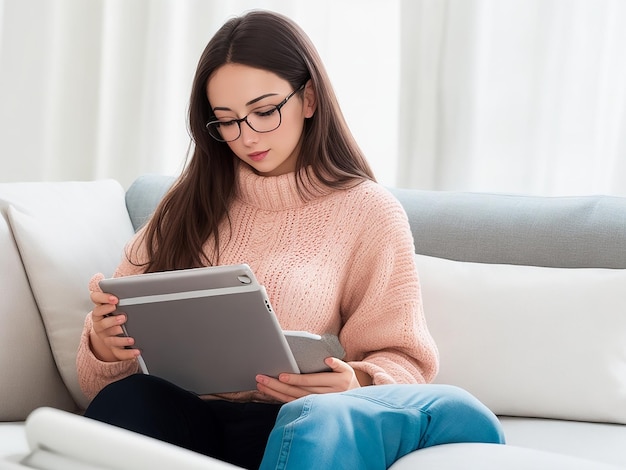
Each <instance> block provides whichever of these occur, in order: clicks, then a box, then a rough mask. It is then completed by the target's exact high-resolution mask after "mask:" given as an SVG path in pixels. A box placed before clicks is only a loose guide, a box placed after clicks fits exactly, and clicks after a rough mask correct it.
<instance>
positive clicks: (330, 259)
mask: <svg viewBox="0 0 626 470" xmlns="http://www.w3.org/2000/svg"><path fill="white" fill-rule="evenodd" d="M375 123H376V120H375V119H373V120H372V125H374V126H375ZM190 128H191V134H192V137H193V141H194V149H193V155H192V157H191V159H190V161H189V163H188V166H187V167H186V169H185V170H184V172H183V174H182V175H181V176H180V178H178V180H177V181H176V183H175V184H174V186H173V187H172V188H171V190H170V191H169V192H168V194H167V195H166V196H165V198H164V199H163V201H162V202H161V204H160V205H159V207H158V208H157V210H156V213H155V214H154V216H153V217H152V219H151V220H150V222H149V223H148V224H147V225H146V226H145V227H144V228H143V229H141V230H140V231H139V232H138V234H137V235H136V237H135V238H134V239H133V240H132V241H131V242H130V243H129V245H128V247H127V250H126V257H125V260H124V261H123V262H122V263H121V264H120V266H119V267H118V269H117V271H116V273H115V276H125V275H130V274H138V273H143V272H155V271H163V270H172V269H184V268H191V267H199V266H206V265H217V264H236V263H247V264H249V265H250V266H251V267H252V269H253V270H254V272H255V274H256V276H257V277H258V279H259V281H260V282H261V283H262V284H263V285H265V287H266V289H267V291H268V294H269V296H270V299H271V301H272V305H273V307H274V309H275V311H276V312H277V316H278V319H279V322H280V324H281V326H282V327H283V328H284V329H291V330H307V331H310V332H313V333H318V334H322V333H333V334H336V335H338V336H339V338H340V341H341V343H342V345H343V347H344V349H345V350H346V353H347V354H346V357H345V360H343V361H342V360H339V359H335V358H329V359H327V364H328V366H329V367H330V369H331V370H332V371H331V372H326V373H317V374H306V375H297V374H281V375H280V377H278V378H271V377H267V376H263V375H259V376H257V378H256V379H257V383H258V386H257V390H254V391H249V392H240V393H233V394H226V395H222V396H219V397H216V396H212V397H198V396H196V395H194V394H192V393H189V392H187V391H185V390H181V389H179V388H178V387H176V386H174V385H172V384H170V383H168V382H165V381H163V380H161V379H158V378H155V377H152V376H146V375H142V374H137V373H136V372H137V371H138V366H137V356H138V354H139V351H138V350H136V349H127V348H126V347H127V346H132V345H133V339H132V338H125V337H120V336H118V334H120V333H121V325H122V324H123V323H124V321H125V318H124V316H108V314H109V313H111V312H112V311H113V310H114V309H115V304H116V302H117V299H116V298H115V297H113V296H111V295H109V294H107V293H103V292H100V291H99V290H98V289H97V282H96V281H97V280H98V279H99V278H100V277H98V276H96V277H94V279H93V280H92V285H91V291H92V294H91V299H92V301H93V303H94V304H95V307H94V309H93V311H92V312H91V313H90V314H89V315H88V316H87V318H86V321H85V328H84V333H83V336H82V340H81V345H80V348H79V354H78V359H77V367H78V373H79V378H80V382H81V386H82V389H83V390H84V392H85V394H86V395H87V396H88V397H90V398H93V400H92V402H91V404H90V406H89V408H88V409H87V411H86V416H89V417H92V418H94V419H98V420H101V421H105V422H108V423H111V424H114V425H117V426H121V427H125V428H127V429H131V430H134V431H136V432H140V433H143V434H146V435H149V436H152V437H156V438H158V439H162V440H164V441H168V442H171V443H174V444H177V445H180V446H183V447H186V448H189V449H192V450H194V451H197V452H201V453H204V454H207V455H211V456H213V457H216V458H218V459H222V460H225V461H228V462H232V463H234V464H237V465H240V466H242V467H245V468H259V466H260V468H262V469H270V468H298V469H307V468H316V469H320V468H351V469H360V468H372V469H382V468H386V467H388V466H389V465H391V464H392V463H393V462H394V461H395V460H397V459H398V458H400V457H402V456H403V455H405V454H407V453H409V452H411V451H413V450H415V449H418V448H421V447H427V446H432V445H437V444H443V443H449V442H462V441H477V442H495V443H501V442H503V436H502V432H501V430H500V427H499V423H498V421H497V419H496V417H495V416H494V415H493V414H492V413H491V412H490V411H489V410H488V409H487V408H486V407H484V406H483V405H482V404H481V403H479V402H478V401H477V400H476V399H475V398H473V397H472V396H471V395H469V394H468V393H466V392H464V391H462V390H459V389H458V388H455V387H451V386H443V385H432V384H431V385H427V383H428V382H430V381H432V379H433V378H434V376H435V374H436V372H437V368H438V355H437V349H436V346H435V344H434V342H433V339H432V337H431V336H430V334H429V332H428V329H427V327H426V323H425V320H424V315H423V312H422V303H421V298H420V289H419V283H418V277H417V272H416V268H415V265H414V258H413V252H414V245H413V239H412V237H411V232H410V229H409V225H408V221H407V217H406V215H405V213H404V212H403V210H402V207H401V206H400V204H399V203H398V202H397V201H396V200H395V199H394V198H393V197H392V196H391V195H390V194H389V193H388V192H387V191H386V190H384V189H383V188H382V187H380V186H379V185H378V184H377V183H376V182H375V179H374V176H373V175H372V172H371V170H370V168H369V166H368V164H367V163H366V161H365V159H364V157H363V155H362V154H361V152H360V150H359V148H358V147H357V145H356V144H355V142H354V139H353V138H352V135H351V134H350V132H349V130H348V128H347V126H346V124H345V122H344V119H343V117H342V114H341V112H340V110H339V106H338V104H337V100H336V98H335V96H334V94H333V91H332V88H331V85H330V83H329V79H328V77H327V75H326V73H325V71H324V68H323V66H322V63H321V61H320V58H319V57H318V55H317V53H316V51H315V48H314V47H313V46H312V44H311V42H310V40H309V39H308V38H307V36H306V35H305V34H304V33H303V32H302V31H301V30H300V29H299V27H298V26H296V25H295V24H294V23H293V22H291V21H290V20H288V19H287V18H285V17H283V16H281V15H278V14H274V13H269V12H262V11H254V12H250V13H248V14H246V15H244V16H242V17H238V18H234V19H232V20H230V21H228V22H227V23H226V24H225V25H224V26H223V27H222V28H221V29H220V30H219V31H218V32H217V34H216V35H215V36H214V37H213V39H212V40H211V41H210V42H209V44H208V45H207V47H206V49H205V51H204V53H203V54H202V57H201V59H200V62H199V65H198V69H197V72H196V76H195V80H194V84H193V90H192V93H191V103H190ZM175 317H176V312H172V318H173V321H174V319H175ZM242 347H245V345H242ZM207 360H215V358H210V359H209V358H207Z"/></svg>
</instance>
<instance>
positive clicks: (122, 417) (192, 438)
mask: <svg viewBox="0 0 626 470" xmlns="http://www.w3.org/2000/svg"><path fill="white" fill-rule="evenodd" d="M279 409H280V405H277V404H276V405H274V404H265V403H233V402H229V401H226V400H202V399H200V398H198V396H197V395H195V394H193V393H190V392H188V391H186V390H183V389H181V388H179V387H177V386H175V385H173V384H171V383H169V382H167V381H165V380H162V379H159V378H158V377H153V376H150V375H143V374H135V375H131V376H130V377H127V378H125V379H122V380H120V381H118V382H114V383H112V384H110V385H108V386H107V387H105V388H104V389H102V391H100V393H99V394H98V395H97V396H96V398H94V400H93V401H92V402H91V404H90V405H89V407H88V408H87V411H86V412H85V416H87V417H89V418H92V419H96V420H98V421H103V422H105V423H109V424H112V425H115V426H119V427H121V428H125V429H129V430H131V431H135V432H138V433H140V434H144V435H146V436H150V437H154V438H156V439H159V440H162V441H165V442H169V443H171V444H175V445H177V446H180V447H184V448H186V449H190V450H193V451H195V452H199V453H202V454H205V455H209V456H211V457H215V458H217V459H220V460H224V461H226V462H230V463H232V464H234V465H238V466H240V467H244V468H248V469H256V468H258V467H259V464H260V463H261V459H262V458H263V452H264V450H265V444H266V443H267V438H268V436H269V434H270V432H271V430H272V428H273V427H274V422H275V421H276V416H277V415H278V411H279Z"/></svg>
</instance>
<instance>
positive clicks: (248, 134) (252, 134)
mask: <svg viewBox="0 0 626 470" xmlns="http://www.w3.org/2000/svg"><path fill="white" fill-rule="evenodd" d="M258 138H259V133H258V132H256V131H255V130H253V129H252V128H251V127H250V125H249V124H248V121H243V122H242V123H241V139H242V140H243V143H244V144H245V145H250V144H254V143H255V142H257V140H258Z"/></svg>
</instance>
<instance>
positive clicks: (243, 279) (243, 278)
mask: <svg viewBox="0 0 626 470" xmlns="http://www.w3.org/2000/svg"><path fill="white" fill-rule="evenodd" d="M237 279H239V282H241V283H242V284H250V283H251V282H252V279H250V277H248V276H246V275H245V274H242V275H241V276H237Z"/></svg>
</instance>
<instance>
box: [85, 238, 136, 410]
mask: <svg viewBox="0 0 626 470" xmlns="http://www.w3.org/2000/svg"><path fill="white" fill-rule="evenodd" d="M131 243H132V242H131ZM129 246H130V245H129ZM140 272H141V268H140V267H139V266H137V265H136V264H132V263H131V262H130V261H129V260H128V259H126V257H125V258H124V260H123V261H122V263H120V265H119V266H118V267H117V269H116V271H115V273H114V274H113V277H119V276H129V275H131V274H139V273H140ZM103 278H104V275H102V274H100V273H98V274H96V275H94V276H93V277H92V278H91V281H90V282H89V291H90V292H95V291H100V287H99V285H98V282H100V280H101V279H103ZM91 328H92V320H91V312H89V313H88V314H87V316H86V317H85V322H84V325H83V332H82V335H81V338H80V343H79V345H78V351H77V355H76V370H77V373H78V383H79V385H80V388H81V390H82V392H83V394H84V395H85V396H86V397H87V398H88V399H89V400H92V399H93V398H94V397H95V396H96V395H97V394H98V392H99V391H100V390H102V389H103V388H104V387H105V386H106V385H108V384H110V383H112V382H115V381H117V380H120V379H122V378H124V377H126V376H129V375H131V374H134V373H136V372H138V370H139V365H138V362H137V360H128V361H117V362H103V361H101V360H99V359H98V358H97V357H96V356H95V355H94V353H93V351H92V350H91V341H90V334H91Z"/></svg>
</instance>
